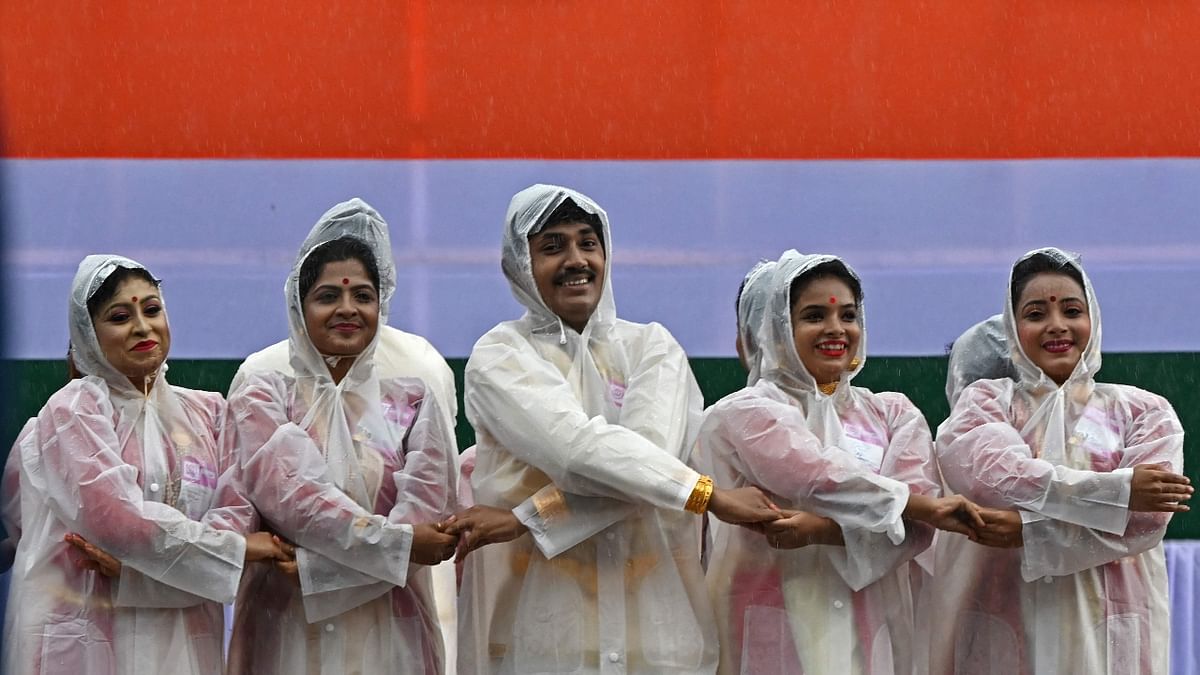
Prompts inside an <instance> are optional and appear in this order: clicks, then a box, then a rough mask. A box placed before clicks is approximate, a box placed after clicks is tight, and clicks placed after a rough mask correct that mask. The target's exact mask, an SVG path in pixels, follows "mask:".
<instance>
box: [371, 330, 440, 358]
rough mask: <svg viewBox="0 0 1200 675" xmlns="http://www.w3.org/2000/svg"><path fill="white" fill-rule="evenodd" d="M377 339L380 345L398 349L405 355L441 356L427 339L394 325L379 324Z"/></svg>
mask: <svg viewBox="0 0 1200 675" xmlns="http://www.w3.org/2000/svg"><path fill="white" fill-rule="evenodd" d="M379 341H380V343H381V345H386V346H388V347H390V348H393V349H398V350H400V351H401V352H404V353H405V354H407V355H411V356H436V357H437V358H439V359H441V358H442V355H441V353H440V352H439V351H438V350H437V348H436V347H434V346H433V343H431V342H430V341H429V340H427V339H425V338H424V337H422V336H420V335H417V334H416V333H409V332H408V331H403V330H400V329H399V328H396V327H395V326H380V328H379Z"/></svg>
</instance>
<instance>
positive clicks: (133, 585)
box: [113, 396, 259, 608]
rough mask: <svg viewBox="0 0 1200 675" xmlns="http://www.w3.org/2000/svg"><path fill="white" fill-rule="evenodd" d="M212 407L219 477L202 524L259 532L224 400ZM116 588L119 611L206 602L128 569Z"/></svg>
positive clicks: (215, 400)
mask: <svg viewBox="0 0 1200 675" xmlns="http://www.w3.org/2000/svg"><path fill="white" fill-rule="evenodd" d="M209 403H210V406H209V407H210V408H211V409H210V410H208V411H207V412H208V413H209V419H211V420H213V424H212V427H213V429H216V430H218V431H219V433H218V434H217V438H216V442H217V446H216V447H217V471H218V472H219V475H218V478H217V487H216V490H215V491H214V494H213V507H212V508H211V509H209V510H208V511H207V512H206V513H205V514H204V517H203V518H201V519H200V522H201V523H204V524H205V525H208V526H210V527H212V528H214V529H217V530H227V531H230V532H236V533H238V534H241V535H243V536H244V535H246V534H249V533H251V532H255V531H257V530H258V529H259V519H258V512H257V511H255V510H254V505H253V504H251V503H250V500H249V499H247V498H246V496H245V490H244V489H243V488H242V487H241V484H240V482H239V481H240V480H241V475H240V465H238V463H237V461H236V459H237V458H236V456H235V447H236V446H235V445H234V444H233V443H232V442H231V439H232V438H233V437H235V436H236V434H235V430H234V429H233V427H232V425H230V424H228V423H227V422H228V419H229V418H228V416H227V415H226V414H225V413H226V411H227V406H226V405H225V399H224V398H223V397H219V396H213V397H211V400H210V401H209ZM114 588H115V589H116V592H115V595H114V600H113V602H114V603H115V604H116V606H118V607H154V608H182V607H191V606H193V605H198V604H200V603H201V602H203V601H204V598H201V597H199V596H196V595H192V594H191V593H188V592H186V591H183V590H180V589H178V588H175V587H174V586H169V585H167V584H164V583H160V582H158V581H155V580H154V579H152V578H150V577H148V576H146V575H144V574H142V573H141V572H139V571H137V570H136V569H134V568H132V567H130V566H128V565H123V566H122V567H121V576H120V577H119V578H118V579H117V581H116V583H115V584H114Z"/></svg>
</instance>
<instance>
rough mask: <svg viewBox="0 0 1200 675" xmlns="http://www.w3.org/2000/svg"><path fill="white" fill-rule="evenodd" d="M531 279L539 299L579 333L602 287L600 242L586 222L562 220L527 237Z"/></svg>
mask: <svg viewBox="0 0 1200 675" xmlns="http://www.w3.org/2000/svg"><path fill="white" fill-rule="evenodd" d="M529 258H530V262H531V264H532V266H533V280H534V283H536V284H537V289H538V293H540V294H541V296H542V301H543V302H545V303H546V306H547V307H549V308H550V311H551V312H554V314H555V315H557V316H558V318H560V319H562V320H563V323H565V324H567V325H568V326H570V327H571V328H574V329H575V331H576V332H579V333H582V332H583V328H584V326H586V325H587V322H588V319H590V318H591V316H592V312H594V311H596V306H597V305H599V304H600V296H601V294H602V293H603V291H604V262H605V260H604V246H603V245H602V244H601V243H600V237H599V236H598V233H597V232H596V230H595V229H593V228H592V226H591V225H589V224H587V223H580V222H563V223H558V224H556V225H551V226H549V227H546V228H544V229H542V231H540V232H538V233H537V234H535V235H533V236H531V237H529Z"/></svg>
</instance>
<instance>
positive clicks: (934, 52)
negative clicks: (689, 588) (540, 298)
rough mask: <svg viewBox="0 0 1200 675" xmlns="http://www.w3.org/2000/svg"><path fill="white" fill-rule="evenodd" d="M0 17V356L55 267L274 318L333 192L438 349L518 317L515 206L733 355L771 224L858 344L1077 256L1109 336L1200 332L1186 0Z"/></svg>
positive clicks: (1194, 99) (191, 348) (773, 247)
mask: <svg viewBox="0 0 1200 675" xmlns="http://www.w3.org/2000/svg"><path fill="white" fill-rule="evenodd" d="M141 4H142V3H132V2H79V3H67V2H62V3H45V2H36V1H34V0H16V1H13V2H5V3H3V4H2V5H0V87H2V91H0V96H2V97H3V98H2V102H3V108H2V109H0V110H2V115H3V128H4V136H3V143H4V156H5V158H4V159H3V160H2V163H0V171H2V173H0V180H2V181H3V183H2V186H3V190H4V191H3V207H4V215H5V216H6V223H7V232H6V237H7V249H6V251H5V254H4V255H5V260H4V263H5V264H4V270H5V273H6V278H7V280H8V282H7V283H6V284H5V291H6V293H7V295H8V300H9V306H10V308H12V310H13V312H12V314H10V317H11V320H10V322H9V328H10V343H9V346H10V354H11V355H12V356H15V357H17V358H52V357H56V356H58V355H60V354H61V353H62V351H63V349H64V347H65V343H66V327H65V325H64V321H63V318H64V317H63V314H64V302H63V299H64V298H65V297H66V290H67V287H68V284H69V281H70V277H71V274H72V273H73V270H74V266H75V264H76V263H77V262H78V260H79V258H80V257H82V256H83V255H84V254H86V253H89V252H97V251H113V252H121V253H124V254H127V255H131V256H133V257H136V258H139V259H141V260H143V261H144V262H145V263H147V264H148V265H149V266H150V267H151V268H152V269H154V270H155V271H156V272H157V273H158V274H159V275H160V276H162V277H163V278H164V279H165V280H166V284H167V285H166V287H165V288H166V290H165V292H166V294H167V298H168V302H169V303H170V305H171V309H172V321H173V327H174V329H175V333H176V337H175V348H174V350H173V352H174V355H176V356H179V357H185V358H219V359H235V358H239V357H241V356H243V355H244V354H246V353H248V352H249V351H252V350H254V349H257V348H259V347H261V346H262V345H264V344H267V343H269V342H271V341H274V340H277V339H281V338H282V337H283V336H284V327H285V323H284V314H283V303H282V302H281V300H282V298H281V290H282V285H283V277H284V275H285V273H286V270H287V269H288V267H289V265H290V262H291V259H292V256H293V255H294V252H295V249H296V246H297V245H298V243H299V242H300V240H301V239H302V237H303V235H304V233H305V232H306V231H307V229H308V228H309V227H310V226H311V224H312V223H313V222H314V220H315V219H316V218H317V216H319V215H320V214H321V212H322V211H323V210H324V209H325V208H326V207H328V206H330V205H332V204H333V203H334V202H336V201H339V200H342V199H345V198H347V197H349V196H352V195H359V196H362V197H364V198H366V199H367V200H368V201H370V202H372V203H373V204H375V205H376V206H377V207H378V208H379V209H380V210H381V211H382V213H383V214H384V216H385V217H387V218H388V220H389V221H390V223H391V225H392V230H393V242H394V244H395V248H396V255H397V259H398V261H399V263H400V267H401V279H400V281H401V286H400V289H399V291H398V297H397V299H396V300H395V301H394V302H393V316H392V317H391V323H393V324H395V325H398V326H401V327H404V328H406V329H410V330H414V331H417V332H420V333H423V334H425V335H427V336H429V337H430V339H431V340H432V341H433V342H434V343H435V344H436V345H437V346H438V347H439V348H440V349H441V350H442V351H443V352H444V353H446V354H447V355H450V356H465V355H466V354H467V353H468V352H469V350H470V347H471V345H472V343H473V342H474V340H475V338H476V337H477V336H478V335H480V334H481V333H482V332H483V331H485V330H486V329H487V328H488V327H490V326H491V325H493V324H494V323H496V322H497V321H500V320H503V319H506V318H511V317H513V316H515V315H516V314H517V313H518V311H519V309H518V307H517V306H516V304H515V302H513V301H512V300H511V298H510V297H509V294H508V289H507V286H506V284H505V282H504V281H503V278H502V277H501V275H500V272H499V265H498V255H499V246H498V243H499V233H500V226H501V222H502V219H503V215H504V210H505V207H506V205H507V200H508V197H509V196H510V195H511V194H512V193H513V192H515V191H516V190H518V189H520V188H522V187H524V186H526V185H528V184H530V183H532V182H535V181H542V182H559V183H563V184H567V185H571V186H573V187H576V188H578V189H580V190H582V191H584V192H586V193H589V194H591V195H592V196H593V197H595V198H596V199H597V200H598V201H599V202H600V203H601V204H603V205H605V206H606V207H607V208H608V209H609V212H610V214H611V216H612V221H613V228H614V240H615V253H614V265H615V267H614V270H615V281H614V285H615V291H616V294H617V302H618V309H619V310H620V312H621V314H623V315H624V316H626V317H628V318H631V319H635V320H651V319H653V320H658V321H661V322H663V323H664V324H665V325H666V326H667V327H668V328H669V329H671V330H672V331H673V332H674V333H675V334H676V335H677V336H679V338H680V340H681V342H682V343H683V344H684V347H685V348H686V349H687V350H688V351H689V353H691V354H693V355H697V356H729V355H732V340H733V332H734V331H733V325H732V324H733V310H732V303H733V294H734V291H735V289H736V287H737V283H738V280H739V279H740V277H741V274H742V273H743V272H744V271H745V269H747V268H748V267H749V265H750V264H751V263H752V262H753V261H754V260H755V259H757V258H760V257H764V256H771V257H773V256H776V255H778V253H779V252H780V251H781V250H782V249H784V248H787V247H796V248H799V249H801V250H805V251H814V252H815V251H827V252H833V253H838V254H841V255H843V256H845V257H846V258H847V259H848V260H849V261H850V262H851V263H852V264H854V265H855V266H856V267H858V269H859V270H860V272H861V273H862V274H863V276H864V278H865V281H866V290H867V294H868V304H867V312H868V320H869V325H868V328H869V336H870V341H869V346H870V348H871V351H872V353H874V354H882V355H933V354H938V353H941V352H942V350H943V348H944V346H945V344H946V343H947V342H949V341H950V340H952V339H953V338H954V337H955V336H957V334H958V333H959V332H960V331H961V330H962V329H963V328H965V327H966V326H967V325H969V324H970V323H972V322H974V321H976V320H978V319H979V318H982V317H984V316H987V315H989V314H991V313H994V312H996V311H999V309H1000V306H1001V304H1000V303H1001V302H1002V298H1003V286H1004V279H1005V274H1006V269H1007V266H1008V265H1009V263H1010V262H1011V261H1012V260H1013V259H1014V258H1015V257H1016V256H1017V255H1018V254H1020V253H1021V252H1023V251H1025V250H1027V249H1029V248H1033V247H1035V246H1041V245H1046V244H1055V245H1059V246H1063V247H1068V248H1073V249H1075V250H1078V251H1080V252H1081V253H1082V254H1083V255H1084V260H1085V263H1086V264H1087V265H1088V268H1089V271H1090V272H1091V274H1092V276H1093V277H1094V279H1095V282H1096V286H1097V289H1098V294H1099V295H1100V300H1101V302H1102V304H1103V307H1104V310H1105V318H1106V319H1107V321H1106V324H1105V341H1106V342H1105V347H1106V349H1107V350H1109V351H1126V352H1153V351H1200V311H1197V309H1200V308H1198V307H1197V300H1196V298H1197V297H1200V292H1198V291H1200V274H1198V272H1200V190H1197V189H1195V187H1194V186H1195V185H1196V184H1197V179H1200V161H1198V160H1197V156H1198V155H1200V78H1198V77H1197V71H1196V68H1195V66H1194V64H1195V63H1197V62H1200V42H1198V41H1196V40H1195V39H1194V36H1195V34H1196V30H1197V29H1198V28H1200V7H1198V6H1196V5H1193V4H1184V3H1161V2H1136V1H1130V2H1121V3H1096V2H1085V1H1074V2H1072V1H1068V2H1056V3H1040V2H1003V3H1001V2H994V3H992V2H985V3H955V2H910V3H877V2H870V1H842V2H811V3H790V2H765V1H764V2H691V1H688V0H664V1H662V2H656V3H643V2H634V1H627V2H604V3H600V2H564V1H557V2H554V1H540V2H463V1H457V2H455V1H451V2H408V3H395V2H385V1H382V0H381V1H364V2H356V3H342V4H338V5H336V6H329V3H317V2H307V1H302V2H286V3H285V2H268V3H254V5H253V6H252V7H247V6H244V3H237V2H221V1H217V2H205V3H154V4H155V5H156V6H151V7H143V6H139V5H141Z"/></svg>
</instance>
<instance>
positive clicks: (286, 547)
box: [271, 534, 296, 558]
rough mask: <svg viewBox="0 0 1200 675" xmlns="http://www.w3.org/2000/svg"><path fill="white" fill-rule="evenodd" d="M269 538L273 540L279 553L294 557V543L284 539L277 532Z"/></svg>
mask: <svg viewBox="0 0 1200 675" xmlns="http://www.w3.org/2000/svg"><path fill="white" fill-rule="evenodd" d="M271 540H272V541H274V542H275V546H276V547H278V548H279V551H280V552H281V553H283V554H284V555H286V556H288V557H289V558H295V557H296V546H295V545H294V544H292V543H290V542H287V541H284V540H283V539H281V538H280V537H279V535H277V534H273V535H271Z"/></svg>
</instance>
